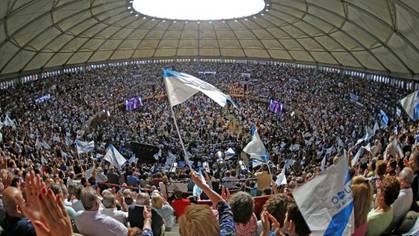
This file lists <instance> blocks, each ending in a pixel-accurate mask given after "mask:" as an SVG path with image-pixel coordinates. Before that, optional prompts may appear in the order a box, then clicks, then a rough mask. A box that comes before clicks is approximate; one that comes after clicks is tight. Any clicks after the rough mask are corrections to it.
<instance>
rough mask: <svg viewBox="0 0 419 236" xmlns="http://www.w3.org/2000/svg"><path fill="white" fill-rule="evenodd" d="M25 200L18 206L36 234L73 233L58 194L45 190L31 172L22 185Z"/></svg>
mask: <svg viewBox="0 0 419 236" xmlns="http://www.w3.org/2000/svg"><path fill="white" fill-rule="evenodd" d="M24 193H25V196H26V199H27V200H26V202H23V201H20V202H19V203H18V204H19V207H20V208H21V209H22V211H23V213H24V215H25V216H26V217H28V219H30V220H31V221H32V222H33V224H34V226H35V230H36V234H37V235H38V236H70V235H72V234H73V230H72V226H71V221H70V218H69V216H68V214H67V211H66V209H65V207H64V205H63V201H62V199H61V197H60V196H57V197H56V196H55V194H54V193H53V192H52V190H51V189H49V190H46V188H45V184H44V183H42V181H41V178H40V177H39V176H35V174H34V172H31V173H30V174H29V175H28V176H27V177H26V184H25V186H24Z"/></svg>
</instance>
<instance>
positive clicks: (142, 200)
mask: <svg viewBox="0 0 419 236" xmlns="http://www.w3.org/2000/svg"><path fill="white" fill-rule="evenodd" d="M135 202H136V203H137V204H138V205H145V206H148V205H150V195H148V193H138V195H137V199H136V200H135Z"/></svg>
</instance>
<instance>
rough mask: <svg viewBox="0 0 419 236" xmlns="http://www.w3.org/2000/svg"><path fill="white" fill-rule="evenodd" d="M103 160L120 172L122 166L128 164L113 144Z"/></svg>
mask: <svg viewBox="0 0 419 236" xmlns="http://www.w3.org/2000/svg"><path fill="white" fill-rule="evenodd" d="M103 160H105V161H107V162H109V163H110V164H111V165H112V166H114V167H116V168H118V170H121V169H122V166H123V165H124V164H125V162H127V160H126V159H125V157H123V156H122V155H121V153H119V152H118V150H117V149H116V148H115V147H114V146H113V145H112V144H111V145H109V147H108V148H107V151H106V154H105V156H104V157H103Z"/></svg>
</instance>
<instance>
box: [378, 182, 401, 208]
mask: <svg viewBox="0 0 419 236" xmlns="http://www.w3.org/2000/svg"><path fill="white" fill-rule="evenodd" d="M381 191H382V192H383V195H384V203H385V204H386V205H387V206H391V204H393V202H394V201H396V199H397V197H398V196H399V192H400V183H399V181H398V180H397V178H396V177H394V176H386V177H385V178H384V179H383V181H382V182H381Z"/></svg>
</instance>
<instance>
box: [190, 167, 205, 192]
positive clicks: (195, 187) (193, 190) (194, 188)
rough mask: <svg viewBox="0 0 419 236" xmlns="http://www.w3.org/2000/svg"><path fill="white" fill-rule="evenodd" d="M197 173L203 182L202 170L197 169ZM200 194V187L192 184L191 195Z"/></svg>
mask: <svg viewBox="0 0 419 236" xmlns="http://www.w3.org/2000/svg"><path fill="white" fill-rule="evenodd" d="M198 174H199V178H200V179H201V180H202V182H204V183H205V178H204V176H203V175H202V171H201V170H199V171H198ZM201 194H202V189H201V188H200V187H198V185H196V184H195V185H194V186H193V189H192V195H193V196H194V197H199V196H201Z"/></svg>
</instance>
